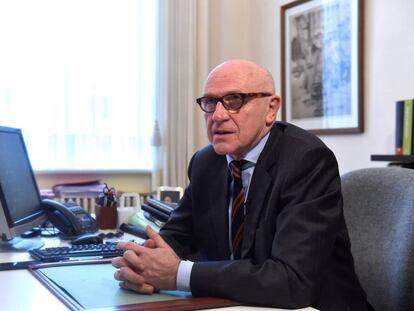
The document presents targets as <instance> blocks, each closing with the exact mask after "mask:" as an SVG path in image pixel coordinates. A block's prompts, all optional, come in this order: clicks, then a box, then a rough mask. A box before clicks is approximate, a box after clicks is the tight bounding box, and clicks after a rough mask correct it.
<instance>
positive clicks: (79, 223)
mask: <svg viewBox="0 0 414 311" xmlns="http://www.w3.org/2000/svg"><path fill="white" fill-rule="evenodd" d="M42 206H43V209H44V210H45V212H46V215H47V218H48V219H49V221H50V222H51V223H52V224H53V225H54V226H55V227H56V228H58V229H59V231H60V232H61V237H62V238H67V239H71V238H74V237H76V236H78V235H80V234H83V233H94V232H96V231H98V229H99V228H98V224H97V223H96V220H95V219H94V218H93V217H92V216H91V215H90V214H89V213H88V212H86V211H85V210H84V209H83V208H82V207H80V206H79V205H77V204H76V203H71V202H65V203H62V202H58V201H54V200H50V199H44V200H43V201H42Z"/></svg>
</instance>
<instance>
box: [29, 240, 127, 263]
mask: <svg viewBox="0 0 414 311" xmlns="http://www.w3.org/2000/svg"><path fill="white" fill-rule="evenodd" d="M29 253H30V255H31V256H32V257H33V258H35V259H37V260H40V261H43V262H54V261H61V260H70V259H76V258H77V259H79V257H99V258H109V257H117V256H122V254H123V250H121V249H117V248H116V243H114V242H106V243H104V244H84V245H71V246H59V247H49V248H43V249H32V250H30V251H29Z"/></svg>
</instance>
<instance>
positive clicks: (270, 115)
mask: <svg viewBox="0 0 414 311" xmlns="http://www.w3.org/2000/svg"><path fill="white" fill-rule="evenodd" d="M279 108H280V97H279V96H276V95H274V96H272V98H271V99H270V102H269V107H268V112H267V115H266V125H269V126H270V125H272V124H273V122H274V121H275V119H276V115H277V112H278V111H279Z"/></svg>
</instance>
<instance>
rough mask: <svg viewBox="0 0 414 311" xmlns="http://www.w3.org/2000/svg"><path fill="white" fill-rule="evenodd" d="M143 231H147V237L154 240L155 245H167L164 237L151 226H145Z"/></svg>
mask: <svg viewBox="0 0 414 311" xmlns="http://www.w3.org/2000/svg"><path fill="white" fill-rule="evenodd" d="M145 232H146V233H147V235H148V237H149V238H150V239H151V240H153V241H154V242H155V245H156V246H157V247H163V246H165V245H168V244H167V243H166V242H165V241H164V239H163V238H162V237H161V236H160V235H159V234H158V233H157V232H156V231H155V230H154V229H152V228H151V226H147V227H146V228H145Z"/></svg>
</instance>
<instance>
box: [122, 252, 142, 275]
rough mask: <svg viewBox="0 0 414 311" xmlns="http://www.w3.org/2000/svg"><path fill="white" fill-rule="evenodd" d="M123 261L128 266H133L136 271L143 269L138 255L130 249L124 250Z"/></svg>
mask: <svg viewBox="0 0 414 311" xmlns="http://www.w3.org/2000/svg"><path fill="white" fill-rule="evenodd" d="M123 259H124V260H125V262H127V263H128V265H129V266H132V267H134V270H136V271H137V272H142V271H144V266H143V264H142V262H141V260H140V259H139V257H138V255H137V254H136V253H135V252H134V251H132V250H126V251H125V253H124V256H123Z"/></svg>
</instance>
